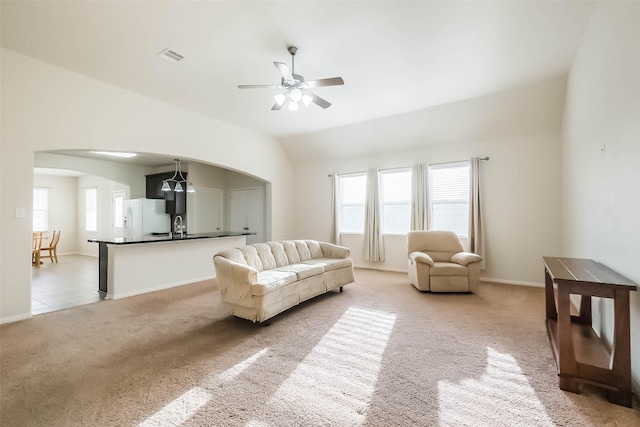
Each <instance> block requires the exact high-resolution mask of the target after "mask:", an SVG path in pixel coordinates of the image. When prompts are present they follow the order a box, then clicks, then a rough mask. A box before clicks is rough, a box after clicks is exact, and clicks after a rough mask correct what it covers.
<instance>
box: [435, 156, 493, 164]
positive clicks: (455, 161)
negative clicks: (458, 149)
mask: <svg viewBox="0 0 640 427" xmlns="http://www.w3.org/2000/svg"><path fill="white" fill-rule="evenodd" d="M478 160H489V157H481V158H479V159H478ZM464 161H465V160H454V161H452V162H440V163H429V166H436V165H446V164H448V163H460V162H464Z"/></svg>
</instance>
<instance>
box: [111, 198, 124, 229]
mask: <svg viewBox="0 0 640 427" xmlns="http://www.w3.org/2000/svg"><path fill="white" fill-rule="evenodd" d="M124 198H125V191H124V190H118V191H114V192H113V193H112V200H111V224H113V228H112V233H111V234H112V235H113V237H114V238H117V237H124Z"/></svg>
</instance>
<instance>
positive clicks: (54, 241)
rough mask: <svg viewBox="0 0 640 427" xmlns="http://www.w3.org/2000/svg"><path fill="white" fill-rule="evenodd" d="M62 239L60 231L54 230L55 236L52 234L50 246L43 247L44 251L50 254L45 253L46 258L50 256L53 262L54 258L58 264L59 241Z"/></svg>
mask: <svg viewBox="0 0 640 427" xmlns="http://www.w3.org/2000/svg"><path fill="white" fill-rule="evenodd" d="M59 240H60V231H58V232H56V230H53V236H51V242H50V243H49V246H47V247H44V248H42V249H41V250H42V251H47V252H49V254H45V255H43V256H44V257H45V258H49V259H50V260H51V262H52V263H53V260H54V259H55V260H56V264H57V263H58V249H57V248H58V241H59Z"/></svg>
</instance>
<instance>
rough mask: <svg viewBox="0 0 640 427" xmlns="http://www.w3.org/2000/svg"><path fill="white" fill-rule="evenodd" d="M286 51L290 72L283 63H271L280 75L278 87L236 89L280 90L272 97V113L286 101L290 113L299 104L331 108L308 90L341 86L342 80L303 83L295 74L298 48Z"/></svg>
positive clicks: (299, 76) (300, 77) (265, 86)
mask: <svg viewBox="0 0 640 427" xmlns="http://www.w3.org/2000/svg"><path fill="white" fill-rule="evenodd" d="M287 50H288V51H289V53H290V54H291V70H289V67H288V66H287V64H285V63H283V62H274V63H273V65H275V66H276V68H277V69H278V71H279V72H280V75H282V79H281V81H280V85H238V89H256V88H274V89H282V90H283V91H282V92H281V93H279V94H277V95H275V96H274V99H275V101H276V103H275V104H273V107H271V110H274V111H275V110H279V109H281V108H282V107H283V106H284V104H285V103H286V102H287V100H288V101H289V105H288V109H289V110H290V111H297V110H298V108H299V104H298V103H299V102H302V104H303V105H304V106H305V107H308V106H309V105H310V104H311V103H312V102H313V103H314V104H316V105H318V106H320V107H322V108H329V107H330V106H331V103H330V102H329V101H327V100H326V99H323V98H320V97H319V96H318V95H316V94H314V93H311V92H310V91H309V89H314V88H317V87H323V86H340V85H343V84H344V80H342V77H331V78H328V79H320V80H309V81H305V79H304V77H302V76H301V75H300V74H295V65H294V58H295V56H296V53H298V48H297V47H295V46H289V47H288V48H287Z"/></svg>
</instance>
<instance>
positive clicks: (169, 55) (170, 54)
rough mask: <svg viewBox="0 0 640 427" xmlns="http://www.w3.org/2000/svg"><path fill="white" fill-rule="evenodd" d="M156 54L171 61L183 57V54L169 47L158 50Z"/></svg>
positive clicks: (176, 60)
mask: <svg viewBox="0 0 640 427" xmlns="http://www.w3.org/2000/svg"><path fill="white" fill-rule="evenodd" d="M158 56H159V57H160V58H164V59H166V60H167V61H171V62H178V61H180V60H182V59H184V56H182V55H180V54H179V53H177V52H175V51H173V50H171V49H165V50H163V51H162V52H160V53H159V54H158Z"/></svg>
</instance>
